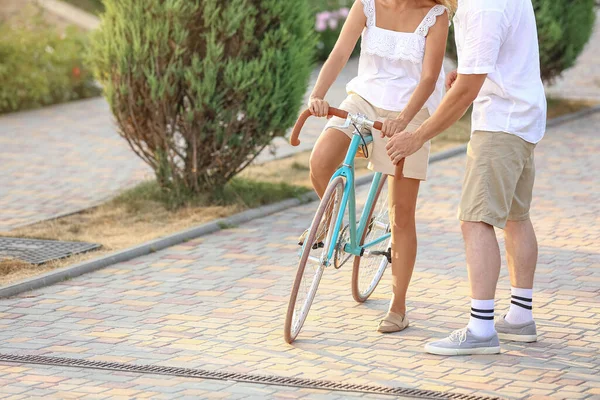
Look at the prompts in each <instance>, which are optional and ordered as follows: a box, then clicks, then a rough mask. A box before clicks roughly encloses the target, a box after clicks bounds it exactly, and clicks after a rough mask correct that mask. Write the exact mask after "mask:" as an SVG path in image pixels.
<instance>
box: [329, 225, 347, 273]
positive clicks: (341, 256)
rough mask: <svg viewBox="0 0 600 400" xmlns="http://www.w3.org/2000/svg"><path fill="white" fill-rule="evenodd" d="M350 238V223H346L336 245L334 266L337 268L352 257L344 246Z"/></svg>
mask: <svg viewBox="0 0 600 400" xmlns="http://www.w3.org/2000/svg"><path fill="white" fill-rule="evenodd" d="M349 240H350V225H346V226H345V227H344V229H342V232H341V233H340V236H339V239H338V242H337V244H336V245H335V252H334V253H333V266H334V267H335V269H340V268H341V267H342V265H344V264H346V262H347V261H348V260H349V259H350V258H351V257H352V254H348V253H346V252H345V251H344V246H345V245H346V243H348V241H349Z"/></svg>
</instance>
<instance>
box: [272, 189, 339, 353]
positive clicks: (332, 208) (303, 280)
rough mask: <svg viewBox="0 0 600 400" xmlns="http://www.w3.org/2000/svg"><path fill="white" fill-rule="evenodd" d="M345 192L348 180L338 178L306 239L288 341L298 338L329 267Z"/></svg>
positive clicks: (286, 332)
mask: <svg viewBox="0 0 600 400" xmlns="http://www.w3.org/2000/svg"><path fill="white" fill-rule="evenodd" d="M343 194H344V179H343V178H342V177H337V178H335V179H334V180H332V181H331V182H330V183H329V186H328V187H327V190H326V191H325V194H324V195H323V198H322V199H321V204H320V205H319V208H318V209H317V213H316V214H315V217H314V219H313V222H312V224H311V226H310V229H309V232H308V234H307V235H306V237H305V238H304V244H303V245H302V250H301V253H300V261H299V263H298V270H297V272H296V279H295V280H294V286H293V287H292V292H291V293H290V300H289V303H288V310H287V315H286V318H285V326H284V330H283V335H284V338H285V341H286V342H288V343H292V342H293V341H294V340H295V339H296V337H297V336H298V333H300V330H301V329H302V326H303V325H304V322H305V321H306V317H307V316H308V311H309V310H310V307H311V305H312V302H313V299H314V298H315V294H316V293H317V288H318V287H319V283H320V282H321V277H322V276H323V272H324V270H325V265H324V263H323V261H324V259H325V257H326V255H327V252H328V250H329V248H330V247H331V245H332V243H333V244H335V243H336V242H337V238H334V237H332V236H333V230H334V229H333V228H334V226H335V222H336V220H337V216H338V214H339V212H340V204H341V202H342V196H343Z"/></svg>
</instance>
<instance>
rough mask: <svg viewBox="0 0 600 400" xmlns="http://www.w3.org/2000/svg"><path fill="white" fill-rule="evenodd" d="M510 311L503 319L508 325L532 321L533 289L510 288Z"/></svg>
mask: <svg viewBox="0 0 600 400" xmlns="http://www.w3.org/2000/svg"><path fill="white" fill-rule="evenodd" d="M510 294H511V301H510V309H509V310H508V314H506V317H504V319H505V320H506V322H508V323H509V324H524V323H526V322H531V321H533V312H532V311H531V309H532V306H531V305H532V301H533V289H519V288H515V287H511V288H510Z"/></svg>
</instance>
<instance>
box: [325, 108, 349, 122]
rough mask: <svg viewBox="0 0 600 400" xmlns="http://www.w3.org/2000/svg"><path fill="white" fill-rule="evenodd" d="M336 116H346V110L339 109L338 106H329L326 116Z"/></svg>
mask: <svg viewBox="0 0 600 400" xmlns="http://www.w3.org/2000/svg"><path fill="white" fill-rule="evenodd" d="M331 117H338V118H341V119H346V118H348V111H344V110H340V109H339V108H335V107H329V111H328V112H327V118H331Z"/></svg>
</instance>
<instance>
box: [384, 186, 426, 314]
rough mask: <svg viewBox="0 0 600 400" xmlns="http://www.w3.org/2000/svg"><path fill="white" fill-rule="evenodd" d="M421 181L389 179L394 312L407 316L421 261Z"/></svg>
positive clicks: (392, 302)
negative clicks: (412, 283)
mask: <svg viewBox="0 0 600 400" xmlns="http://www.w3.org/2000/svg"><path fill="white" fill-rule="evenodd" d="M420 183H421V182H420V181H418V180H416V179H409V178H402V179H395V177H393V176H392V177H389V178H388V186H389V203H390V222H391V228H392V292H393V293H392V299H391V301H390V311H391V312H394V313H397V314H400V315H405V314H406V292H407V290H408V285H409V284H410V279H411V277H412V273H413V270H414V268H415V260H416V258H417V231H416V224H415V211H416V208H417V197H418V195H419V185H420Z"/></svg>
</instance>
